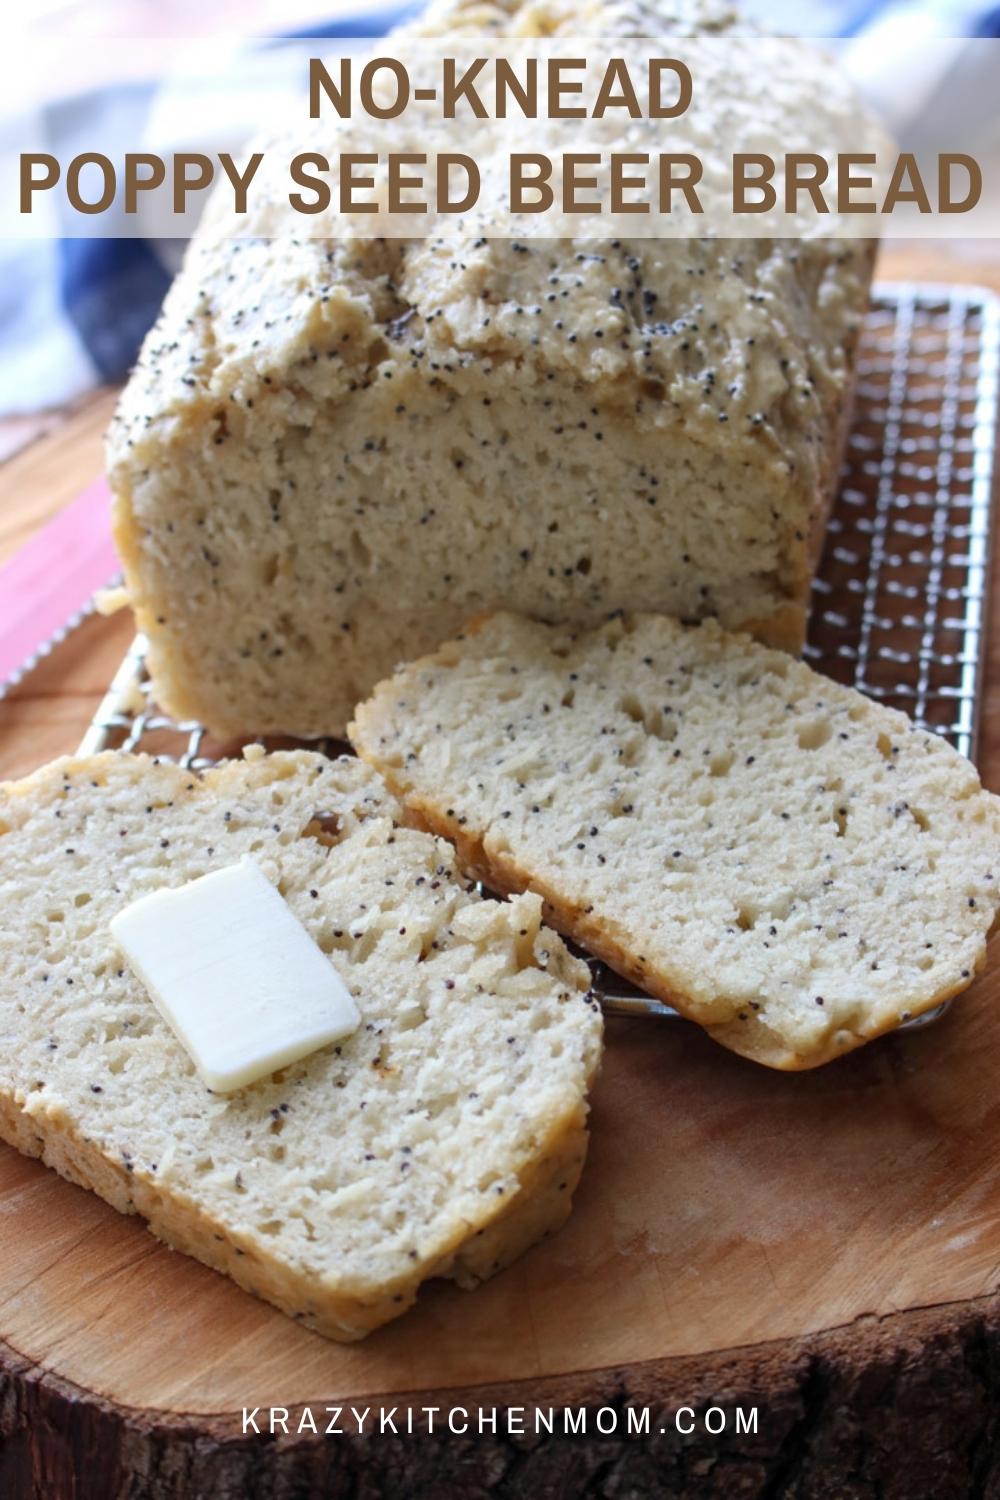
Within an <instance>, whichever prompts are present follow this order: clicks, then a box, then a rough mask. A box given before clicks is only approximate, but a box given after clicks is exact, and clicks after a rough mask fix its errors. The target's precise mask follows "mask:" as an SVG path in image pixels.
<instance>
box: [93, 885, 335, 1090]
mask: <svg viewBox="0 0 1000 1500" xmlns="http://www.w3.org/2000/svg"><path fill="white" fill-rule="evenodd" d="M111 932H112V934H113V936H114V938H115V940H116V942H117V943H118V944H119V945H120V947H121V948H122V949H123V951H124V952H125V955H126V957H127V958H128V961H129V964H130V966H131V968H132V969H133V970H134V972H135V973H136V974H137V975H138V977H139V978H140V979H141V980H142V982H143V984H144V985H145V986H146V988H147V990H148V991H149V993H150V995H151V996H152V998H153V1000H154V1002H155V1004H156V1007H157V1009H158V1010H159V1012H160V1014H161V1015H162V1016H163V1018H164V1020H165V1021H166V1022H167V1023H168V1025H170V1026H171V1027H172V1028H173V1030H174V1032H175V1033H176V1034H177V1036H178V1038H179V1039H180V1041H181V1042H182V1043H183V1045H184V1046H185V1047H186V1049H187V1051H188V1052H189V1053H190V1055H191V1060H192V1061H193V1063H194V1065H195V1067H196V1068H197V1069H198V1072H199V1073H200V1075H201V1077H202V1078H203V1079H204V1080H205V1082H206V1083H207V1084H208V1087H209V1088H210V1089H215V1090H216V1091H218V1092H219V1093H229V1092H230V1091H231V1090H233V1089H240V1088H243V1087H244V1086H245V1085H246V1084H248V1083H254V1082H255V1081H256V1080H257V1079H258V1078H264V1077H266V1076H267V1075H268V1074H269V1073H274V1072H275V1071H276V1070H277V1069H278V1068H284V1067H287V1066H288V1064H289V1063H293V1062H297V1061H298V1059H299V1058H301V1057H306V1056H308V1054H309V1053H310V1052H315V1051H316V1050H317V1048H319V1047H325V1046H327V1044H328V1043H330V1042H335V1041H338V1040H339V1039H340V1038H341V1037H344V1036H348V1035H350V1033H351V1032H352V1031H355V1030H356V1029H357V1027H358V1026H359V1025H360V1022H361V1017H360V1016H359V1015H358V1010H357V1006H356V1005H355V1004H354V1000H353V999H352V997H351V994H350V991H349V990H348V989H347V986H346V985H345V984H344V982H343V980H342V979H341V978H340V975H339V974H338V973H337V971H336V969H335V968H334V967H333V965H332V964H331V962H330V960H329V959H328V958H327V957H326V956H325V954H324V953H323V952H322V950H321V949H320V948H319V947H318V946H317V945H316V943H314V942H313V940H312V938H311V937H310V936H309V934H308V932H307V931H306V929H305V928H304V927H303V926H302V923H301V922H300V921H299V919H298V918H297V917H296V916H295V914H294V912H293V911H292V910H291V908H290V907H289V906H288V905H287V903H286V902H285V900H284V898H283V897H282V896H281V894H280V893H279V892H278V891H277V890H275V888H274V886H273V885H272V884H271V882H270V881H269V880H268V878H267V876H266V875H265V874H264V872H263V871H262V870H261V869H260V867H259V866H258V865H257V864H255V863H254V861H253V860H252V859H245V860H244V861H243V862H242V863H241V864H238V865H230V866H229V867H228V868H226V869H224V870H215V871H213V872H212V874H211V875H203V876H202V877H201V878H200V879H199V880H192V881H190V882H189V884H187V885H182V886H179V887H178V888H177V889H175V890H161V891H153V892H152V893H151V894H150V895H148V896H140V898H139V900H138V901H134V902H133V903H132V905H131V906H127V907H126V908H125V910H124V911H121V912H119V913H118V915H117V916H116V917H114V918H113V919H112V922H111Z"/></svg>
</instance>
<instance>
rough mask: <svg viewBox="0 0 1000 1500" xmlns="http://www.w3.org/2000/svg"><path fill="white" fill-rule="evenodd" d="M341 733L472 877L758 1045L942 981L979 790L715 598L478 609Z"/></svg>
mask: <svg viewBox="0 0 1000 1500" xmlns="http://www.w3.org/2000/svg"><path fill="white" fill-rule="evenodd" d="M351 736H352V739H353V741H354V744H355V746H356V748H357V749H358V751H359V753H360V754H361V755H362V756H363V757H364V758H365V759H366V760H368V761H369V762H371V763H372V764H373V765H375V766H376V767H377V768H378V769H379V770H380V771H381V772H382V773H383V775H384V776H385V777H386V779H387V780H388V782H389V784H390V786H392V787H393V789H394V790H395V791H397V792H398V793H399V795H400V796H401V797H402V798H403V799H404V801H405V802H406V805H407V807H408V808H409V810H410V814H411V817H412V818H414V819H415V820H416V821H417V822H418V823H419V824H420V825H422V826H424V827H427V828H431V829H433V830H434V831H435V832H438V833H443V834H446V835H447V837H448V838H450V839H452V840H453V841H454V842H455V844H456V846H457V848H458V851H459V857H460V859H461V861H462V863H463V865H464V866H465V868H466V869H467V870H469V871H470V872H472V873H474V874H477V875H480V876H481V877H482V878H483V880H485V881H487V882H488V883H489V884H490V885H491V886H492V887H493V888H494V889H498V890H506V891H515V890H523V889H526V888H530V889H532V890H535V891H538V892H539V893H540V894H542V895H543V896H544V897H545V898H546V901H547V904H548V907H547V909H548V915H549V916H550V919H551V920H552V921H553V923H554V924H555V925H556V926H557V927H559V928H560V930H562V931H563V932H566V933H568V934H570V935H571V936H573V937H575V938H578V939H579V940H580V942H581V943H583V944H585V945H586V947H587V948H589V949H590V950H591V951H592V952H594V953H596V954H598V955H599V956H600V957H602V958H604V959H606V960H607V962H608V963H609V964H611V965H612V966H613V967H614V968H616V969H618V970H619V971H620V972H621V973H623V974H625V975H627V976H628V977H629V978H630V979H632V980H634V981H635V982H636V983H637V984H639V985H640V986H641V987H642V988H643V989H645V990H647V991H649V992H650V993H651V994H653V995H657V996H659V997H661V998H662V999H664V1000H667V1001H669V1002H670V1003H672V1004H674V1005H676V1006H677V1008H678V1009H679V1010H681V1011H683V1012H684V1014H685V1015H688V1016H690V1017H691V1018H692V1019H693V1020H696V1021H698V1022H700V1023H701V1025H703V1026H705V1027H707V1028H708V1030H709V1031H710V1032H711V1034H712V1035H713V1036H714V1037H716V1038H717V1040H719V1041H720V1042H722V1043H724V1044H725V1045H726V1046H727V1047H731V1048H732V1049H733V1050H734V1051H737V1052H741V1053H743V1054H745V1055H746V1056H748V1057H753V1058H756V1059H757V1060H759V1061H760V1062H764V1063H767V1064H769V1065H771V1066H773V1067H778V1068H807V1067H813V1066H815V1065H816V1064H818V1063H824V1062H827V1061H829V1060H830V1059H831V1058H834V1057H836V1056H838V1055H839V1054H841V1053H843V1052H846V1051H847V1050H849V1049H850V1048H852V1047H856V1046H858V1045H860V1044H861V1043H862V1042H866V1041H868V1040H870V1039H871V1038H872V1037H875V1036H878V1035H879V1034H880V1033H881V1032H884V1031H887V1030H889V1029H890V1028H892V1027H894V1026H896V1025H898V1024H899V1023H900V1022H901V1021H903V1020H905V1019H907V1018H908V1017H909V1016H916V1015H919V1014H920V1013H921V1012H923V1011H927V1010H929V1009H931V1008H932V1007H933V1006H935V1005H937V1004H938V1002H939V1001H941V1000H944V999H946V998H948V997H949V996H951V995H954V994H956V993H957V992H958V991H960V990H962V989H964V988H965V987H966V986H967V985H968V984H969V982H970V980H971V979H972V977H973V975H974V974H975V972H976V970H977V969H978V968H979V967H980V965H981V964H982V962H983V958H984V954H985V948H986V940H987V937H988V935H989V933H990V931H991V929H992V927H993V924H994V921H995V918H996V914H997V909H998V904H1000V889H998V881H1000V800H998V799H997V798H996V797H994V796H993V795H991V794H990V793H987V792H984V791H983V790H982V787H981V786H980V782H979V778H978V776H977V775H976V772H975V769H974V768H973V766H971V765H970V764H969V762H968V761H967V760H965V759H964V758H963V757H962V756H961V755H959V754H958V753H957V752H956V751H955V750H953V749H952V748H951V747H950V746H949V745H947V744H946V743H945V742H944V740H942V739H939V738H938V737H937V736H935V735H931V734H927V733H924V732H923V731H921V730H919V729H916V728H915V727H914V726H913V725H912V724H911V723H910V721H909V720H908V719H907V718H906V717H905V715H903V714H901V713H897V712H896V711H894V710H892V709H888V708H885V707H881V706H879V705H878V704H875V703H872V702H870V701H869V700H868V699H866V698H864V697H862V695H861V694H860V693H857V692H855V691H854V690H853V689H851V688H847V687H842V686H840V685H838V684H836V683H834V682H831V681H829V680H828V679H826V678H824V677H820V676H819V675H818V674H817V673H815V672H813V671H811V670H810V669H809V668H808V667H806V666H805V665H803V664H802V663H801V662H798V661H796V660H794V659H793V658H792V657H790V656H787V655H785V654H784V653H782V652H778V651H774V650H771V649H769V648H767V647H765V646H761V645H759V644H757V643H756V642H754V641H752V640H751V639H750V638H749V637H747V636H738V635H730V634H727V633H726V632H724V631H723V630H721V629H720V628H719V626H718V625H717V624H716V623H715V622H714V621H706V622H705V623H704V624H702V625H701V626H689V627H685V626H683V625H680V624H678V623H677V622H675V621H673V620H669V619H665V618H663V617H659V616H654V615H638V616H634V617H626V618H624V619H615V620H612V621H611V622H609V623H608V624H606V625H604V626H603V627H601V628H599V629H596V630H593V631H589V632H577V631H574V630H572V629H570V628H568V627H561V628H558V627H548V626H545V625H542V624H537V623H534V622H532V621H529V620H526V619H522V618H519V617H516V616H513V615H510V614H498V615H495V616H493V617H492V618H489V619H487V620H485V621H484V622H483V623H481V624H480V625H479V626H478V628H475V627H474V628H473V629H471V630H470V631H469V632H468V633H467V634H466V635H465V636H464V637H462V638H460V639H459V640H457V641H454V642H451V643H450V644H448V645H446V646H443V647H442V648H441V649H440V650H439V651H438V652H437V653H435V654H434V655H432V656H428V657H425V658H424V659H423V660H421V661H417V662H414V663H413V664H412V665H410V666H407V667H403V668H401V669H400V670H399V671H398V672H397V673H396V675H395V676H394V677H393V678H391V679H390V680H389V681H387V682H384V683H383V684H381V686H380V687H378V688H377V689H376V691H375V694H374V696H373V697H372V698H371V699H370V700H369V702H367V703H365V704H363V705H362V706H361V707H360V708H359V709H358V711H357V714H356V717H355V721H354V723H353V725H352V726H351Z"/></svg>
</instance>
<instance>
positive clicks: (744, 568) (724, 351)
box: [108, 0, 874, 736]
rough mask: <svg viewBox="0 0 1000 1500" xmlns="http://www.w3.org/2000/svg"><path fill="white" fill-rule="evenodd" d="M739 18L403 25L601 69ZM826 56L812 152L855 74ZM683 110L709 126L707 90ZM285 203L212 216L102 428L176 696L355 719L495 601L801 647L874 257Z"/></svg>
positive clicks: (257, 726) (869, 245) (585, 12)
mask: <svg viewBox="0 0 1000 1500" xmlns="http://www.w3.org/2000/svg"><path fill="white" fill-rule="evenodd" d="M737 26H738V22H737V21H736V18H735V17H734V14H733V13H732V12H731V11H730V10H729V8H728V7H726V6H720V5H705V4H701V3H684V4H679V5H669V6H666V7H664V6H660V5H656V4H649V3H643V4H638V5H621V4H614V3H610V0H598V3H593V4H590V3H588V4H582V3H581V4H575V5H568V4H565V3H557V0H541V3H530V4H523V5H520V4H506V5H499V6H496V5H482V4H451V5H437V6H434V7H433V8H432V10H431V11H430V12H429V13H428V15H427V17H426V18H425V19H424V20H423V21H422V22H417V23H416V25H415V26H414V27H412V28H411V30H410V33H409V34H410V35H415V36H420V35H424V36H428V37H429V36H440V35H443V36H447V35H449V34H452V35H455V36H478V35H484V36H497V35H503V36H514V37H522V38H530V37H545V36H550V37H560V36H562V37H566V38H567V39H570V38H576V39H577V40H576V42H575V46H576V47H577V50H578V48H579V38H580V37H588V38H600V37H607V38H615V37H623V38H624V37H629V36H632V37H643V36H645V37H655V36H657V35H658V34H659V35H666V34H673V35H680V36H690V35H697V34H708V33H711V34H713V35H721V36H724V35H726V34H727V32H729V31H730V30H731V29H732V28H735V27H737ZM733 34H734V35H739V31H738V30H736V31H734V33H733ZM811 66H812V67H813V69H814V71H815V75H816V78H815V86H813V85H812V84H810V83H808V82H807V81H803V79H801V78H798V79H797V80H796V82H795V86H794V89H793V90H792V92H791V93H790V95H789V98H788V99H787V100H785V101H784V107H786V108H787V112H788V119H789V121H790V124H789V131H790V134H791V135H792V136H796V135H797V131H796V129H795V128H794V122H795V121H796V120H797V119H800V118H803V117H804V118H806V119H809V118H811V116H812V113H813V112H814V108H815V105H814V101H815V98H816V97H817V90H821V89H822V81H823V79H824V78H826V79H827V80H828V81H829V80H830V79H832V78H833V77H835V76H836V75H835V73H834V70H835V68H836V64H835V63H833V62H831V61H828V60H825V59H822V58H817V59H816V60H815V62H814V63H813V64H811ZM732 67H733V69H735V70H738V69H739V68H741V67H742V68H745V69H752V68H753V67H754V63H753V59H752V57H751V56H748V55H745V54H744V52H743V50H739V51H738V50H736V49H735V48H734V50H733V54H732ZM733 86H734V89H735V90H736V91H737V92H739V91H740V79H739V77H736V78H735V79H734V83H733ZM744 92H745V89H744ZM691 110H692V111H699V110H702V111H708V112H709V116H710V118H709V122H708V124H709V125H710V126H711V127H712V128H711V132H710V133H711V134H712V135H713V136H714V134H715V127H714V124H713V122H712V120H711V112H712V111H714V110H720V111H722V113H723V114H724V105H723V104H720V103H719V101H718V100H714V95H713V90H712V89H700V90H699V89H696V90H695V94H694V99H693V102H692V105H691ZM404 125H405V122H404V121H403V120H394V121H391V122H388V124H387V126H386V127H385V128H386V130H387V132H388V131H390V130H391V131H402V130H403V129H404ZM366 128H368V129H370V128H374V124H373V122H368V125H367V126H366ZM718 128H720V129H721V128H722V127H721V125H720V126H719V127H718ZM798 133H801V132H798ZM400 145H401V146H402V148H403V149H405V145H406V142H405V137H403V136H400V137H399V142H398V143H397V149H399V148H400ZM299 146H300V147H301V142H300V143H299ZM366 149H371V147H370V145H369V146H368V147H367V148H366ZM260 196H261V195H260V194H258V198H260ZM285 209H286V210H287V203H286V204H285ZM275 211H276V205H275V204H273V203H270V202H268V201H263V202H258V201H257V199H254V200H253V201H252V203H251V207H250V210H249V213H248V216H247V225H246V228H245V234H244V236H243V237H240V238H231V237H229V236H228V235H227V234H225V233H223V232H221V231H220V230H219V228H218V226H215V227H213V216H212V214H211V212H210V213H209V214H208V215H207V217H206V222H205V224H204V226H203V228H202V229H201V231H200V232H199V235H198V236H196V238H195V240H194V242H193V243H192V245H191V247H190V250H189V252H188V255H187V259H186V262H185V265H184V268H183V270H182V271H181V273H180V275H179V277H178V278H177V280H176V282H175V283H174V285H173V287H172V289H171V291H170V293H169V295H168V297H167V299H166V303H165V306H164V310H163V314H162V317H161V318H160V320H159V322H158V323H157V325H156V327H155V328H154V329H153V331H152V332H151V333H150V334H149V336H148V338H147V339H146V342H145V345H144V347H143V351H142V354H141V357H140V359H139V362H138V365H137V368H136V370H135V372H134V374H133V375H132V378H131V380H130V382H129V384H128V386H127V388H126V390H125V392H124V395H123V396H122V400H121V403H120V406H119V410H118V413H117V416H116V418H115V421H114V423H113V425H112V429H111V433H110V438H109V447H108V466H109V468H108V471H109V477H110V482H111V487H112V490H113V492H114V529H115V537H116V541H117V545H118V548H119V551H120V553H121V557H122V561H123V564H124V568H125V576H126V581H127V586H128V592H129V595H130V598H131V602H132V604H133V606H134V608H135V611H136V615H137V619H138V623H139V626H140V628H141V629H142V630H143V631H144V632H145V634H146V636H147V637H148V640H149V657H148V660H149V664H150V669H151V672H152V676H153V682H154V688H155V692H156V695H157V697H158V699H159V701H160V702H161V703H162V704H163V705H164V706H165V707H166V708H168V709H170V710H171V711H172V712H173V713H174V714H175V715H177V716H179V717H182V718H183V717H194V718H198V719H200V720H202V721H203V722H205V723H208V724H209V725H211V726H212V727H213V728H215V729H218V730H222V731H228V732H233V733H240V732H253V731H261V730H284V731H287V732H289V733H293V734H298V735H305V736H308V735H317V734H326V733H341V732H342V731H343V729H344V726H345V725H346V723H347V720H348V719H349V717H350V714H351V710H352V708H353V706H354V704H355V703H356V702H357V701H359V699H360V698H362V697H364V696H365V695H366V694H367V693H368V692H370V690H371V688H372V687H373V686H374V684H375V683H376V682H377V681H378V680H379V679H380V678H381V677H383V676H385V675H386V673H388V672H389V671H391V670H392V668H393V666H394V665H395V664H396V662H397V661H399V660H400V659H402V658H403V657H406V656H413V655H415V654H419V653H421V652H423V651H427V650H430V649H431V648H432V647H434V646H435V645H437V644H438V643H440V642H441V641H442V640H445V639H447V638H448V637H449V636H450V635H454V634H455V633H456V632H457V631H459V630H460V629H461V628H462V626H463V625H464V623H465V621H466V620H467V619H468V618H469V617H470V616H471V615H473V614H475V613H478V612H479V611H481V610H483V609H490V608H498V607H500V608H511V609H516V610H519V611H523V612H524V613H526V614H531V615H533V616H535V617H538V618H542V619H547V620H552V621H572V622H574V623H576V624H590V625H593V624H596V623H598V622H599V621H600V620H602V619H604V618H606V617H607V615H608V614H609V613H611V612H613V611H614V610H616V609H619V608H634V609H647V610H660V611H663V612H665V613H668V614H672V615H675V616H677V617H680V618H685V619H691V620H697V619H701V618H703V617H706V616H718V617H719V619H720V620H721V621H722V622H723V623H724V624H725V625H727V626H730V627H734V628H735V627H740V628H745V629H748V630H750V631H751V632H753V633H754V634H757V635H759V636H760V638H761V639H764V640H767V641H770V642H772V643H774V644H780V645H783V646H786V647H788V648H790V649H797V648H798V647H799V646H800V645H801V642H802V639H803V634H804V620H805V611H806V603H807V598H808V592H809V584H810V579H811V576H812V573H813V570H814V566H815V563H816V560H817V557H818V551H819V546H820V543H821V540H822V534H823V528H824V524H825V519H826V514H827V510H828V506H829V502H830V500H831V498H832V494H833V489H834V484H835V481H836V477H837V471H838V467H839V459H840V453H841V448H842V439H843V435H844V432H845V426H846V421H847V417H848V412H849V406H850V393H851V388H852V373H853V367H854V353H855V345H856V340H857V334H858V329H859V326H860V322H861V318H862V314H863V310H864V308H865V305H866V301H867V294H868V287H869V281H870V276H871V268H872V261H873V251H874V242H873V241H871V240H851V239H849V238H839V237H837V236H833V235H831V236H828V237H825V238H806V239H802V240H796V239H776V240H775V239H772V240H767V239H754V240H747V241H735V240H732V239H712V238H705V239H701V240H699V239H674V240H657V239H652V238H650V239H641V238H636V239H611V238H609V239H606V240H593V239H549V240H540V239H530V238H526V239H524V240H520V241H519V240H516V239H509V238H506V239H505V238H499V237H495V236H491V235H490V233H489V229H488V227H487V228H485V229H484V230H483V232H482V233H481V234H478V235H477V236H475V237H470V238H468V239H466V240H456V239H455V238H454V237H452V236H450V235H441V236H438V237H436V238H435V237H428V238H425V239H395V238H390V239H374V238H373V239H364V238H357V239H348V238H341V239H336V240H329V239H319V238H317V239H310V238H308V237H307V236H306V235H304V234H301V233H295V234H294V236H293V237H292V238H287V237H286V238H284V239H280V240H274V239H269V238H268V237H267V236H268V233H269V232H273V223H272V218H273V214H274V212H275ZM255 215H256V217H255ZM269 216H271V218H269ZM269 223H272V227H271V229H270V230H269V229H268V224H269Z"/></svg>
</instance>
